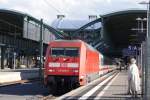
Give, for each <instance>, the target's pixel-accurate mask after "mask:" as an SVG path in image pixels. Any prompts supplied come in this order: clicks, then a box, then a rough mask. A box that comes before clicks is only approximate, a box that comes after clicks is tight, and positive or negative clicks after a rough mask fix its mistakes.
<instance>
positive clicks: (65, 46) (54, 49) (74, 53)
mask: <svg viewBox="0 0 150 100" xmlns="http://www.w3.org/2000/svg"><path fill="white" fill-rule="evenodd" d="M102 63H103V56H102V54H100V53H99V52H98V51H97V50H95V49H94V48H93V47H91V46H90V45H88V44H86V43H85V42H83V41H81V40H55V41H52V42H50V43H49V46H48V48H47V52H46V60H45V71H44V82H45V85H47V86H48V87H49V89H50V90H52V92H56V90H58V88H59V87H65V88H67V87H68V88H74V87H77V86H81V85H85V84H87V83H89V82H91V81H93V80H95V79H96V78H98V77H99V76H100V74H104V73H103V72H102V70H104V71H105V72H106V70H107V69H108V67H104V66H102Z"/></svg>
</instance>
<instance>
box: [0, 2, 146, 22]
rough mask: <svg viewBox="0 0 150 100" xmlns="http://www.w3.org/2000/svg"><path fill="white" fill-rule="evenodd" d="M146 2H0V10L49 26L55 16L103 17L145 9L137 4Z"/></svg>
mask: <svg viewBox="0 0 150 100" xmlns="http://www.w3.org/2000/svg"><path fill="white" fill-rule="evenodd" d="M142 1H148V0H0V9H13V10H18V11H21V12H23V13H27V14H29V15H31V16H33V17H35V18H37V19H41V18H43V20H44V21H45V22H46V23H48V24H50V23H51V22H52V21H54V20H55V19H56V15H60V14H62V15H65V16H66V17H65V19H83V20H85V19H88V15H97V16H99V15H103V14H106V13H110V12H112V11H113V12H114V11H120V10H126V9H137V8H138V9H146V5H141V4H139V3H140V2H142Z"/></svg>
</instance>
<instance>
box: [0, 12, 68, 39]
mask: <svg viewBox="0 0 150 100" xmlns="http://www.w3.org/2000/svg"><path fill="white" fill-rule="evenodd" d="M0 13H1V14H2V13H7V14H11V15H16V16H17V19H18V18H19V19H18V20H19V21H23V20H22V19H24V18H25V17H27V18H28V20H32V21H34V22H36V23H38V24H40V23H41V22H40V20H39V19H36V18H35V17H33V16H31V15H29V14H27V13H24V12H21V11H16V10H12V9H0ZM7 19H8V18H7ZM14 22H15V23H16V22H17V20H14ZM43 26H44V27H46V28H47V29H49V31H51V32H52V33H53V34H55V35H56V37H57V38H63V35H65V34H63V33H61V32H59V31H57V30H55V29H54V28H52V27H50V26H49V25H47V24H46V23H44V24H43Z"/></svg>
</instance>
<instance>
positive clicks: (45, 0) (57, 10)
mask: <svg viewBox="0 0 150 100" xmlns="http://www.w3.org/2000/svg"><path fill="white" fill-rule="evenodd" d="M44 2H45V3H46V4H47V5H48V6H49V7H51V8H52V9H54V10H55V11H56V12H57V13H60V14H62V13H63V12H62V11H60V10H59V9H58V8H56V7H55V6H53V5H52V4H51V3H50V2H48V1H47V0H44ZM59 22H60V21H59ZM70 24H72V25H73V26H74V27H76V28H77V29H78V28H79V27H77V26H76V25H74V24H73V23H72V22H70Z"/></svg>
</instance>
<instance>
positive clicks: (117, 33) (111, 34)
mask: <svg viewBox="0 0 150 100" xmlns="http://www.w3.org/2000/svg"><path fill="white" fill-rule="evenodd" d="M146 12H147V11H146V10H124V11H117V12H112V13H108V14H105V15H102V16H101V20H102V21H103V26H104V35H105V36H106V37H107V38H108V39H109V40H110V42H111V43H112V44H113V46H114V49H115V51H117V49H118V50H119V52H120V53H122V52H121V50H123V48H127V47H128V46H129V45H133V46H137V47H138V46H140V43H141V42H142V41H144V39H145V35H146V20H143V19H144V18H146V17H147V13H146ZM138 18H140V19H142V20H137V19H138ZM118 54H119V53H118Z"/></svg>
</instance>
